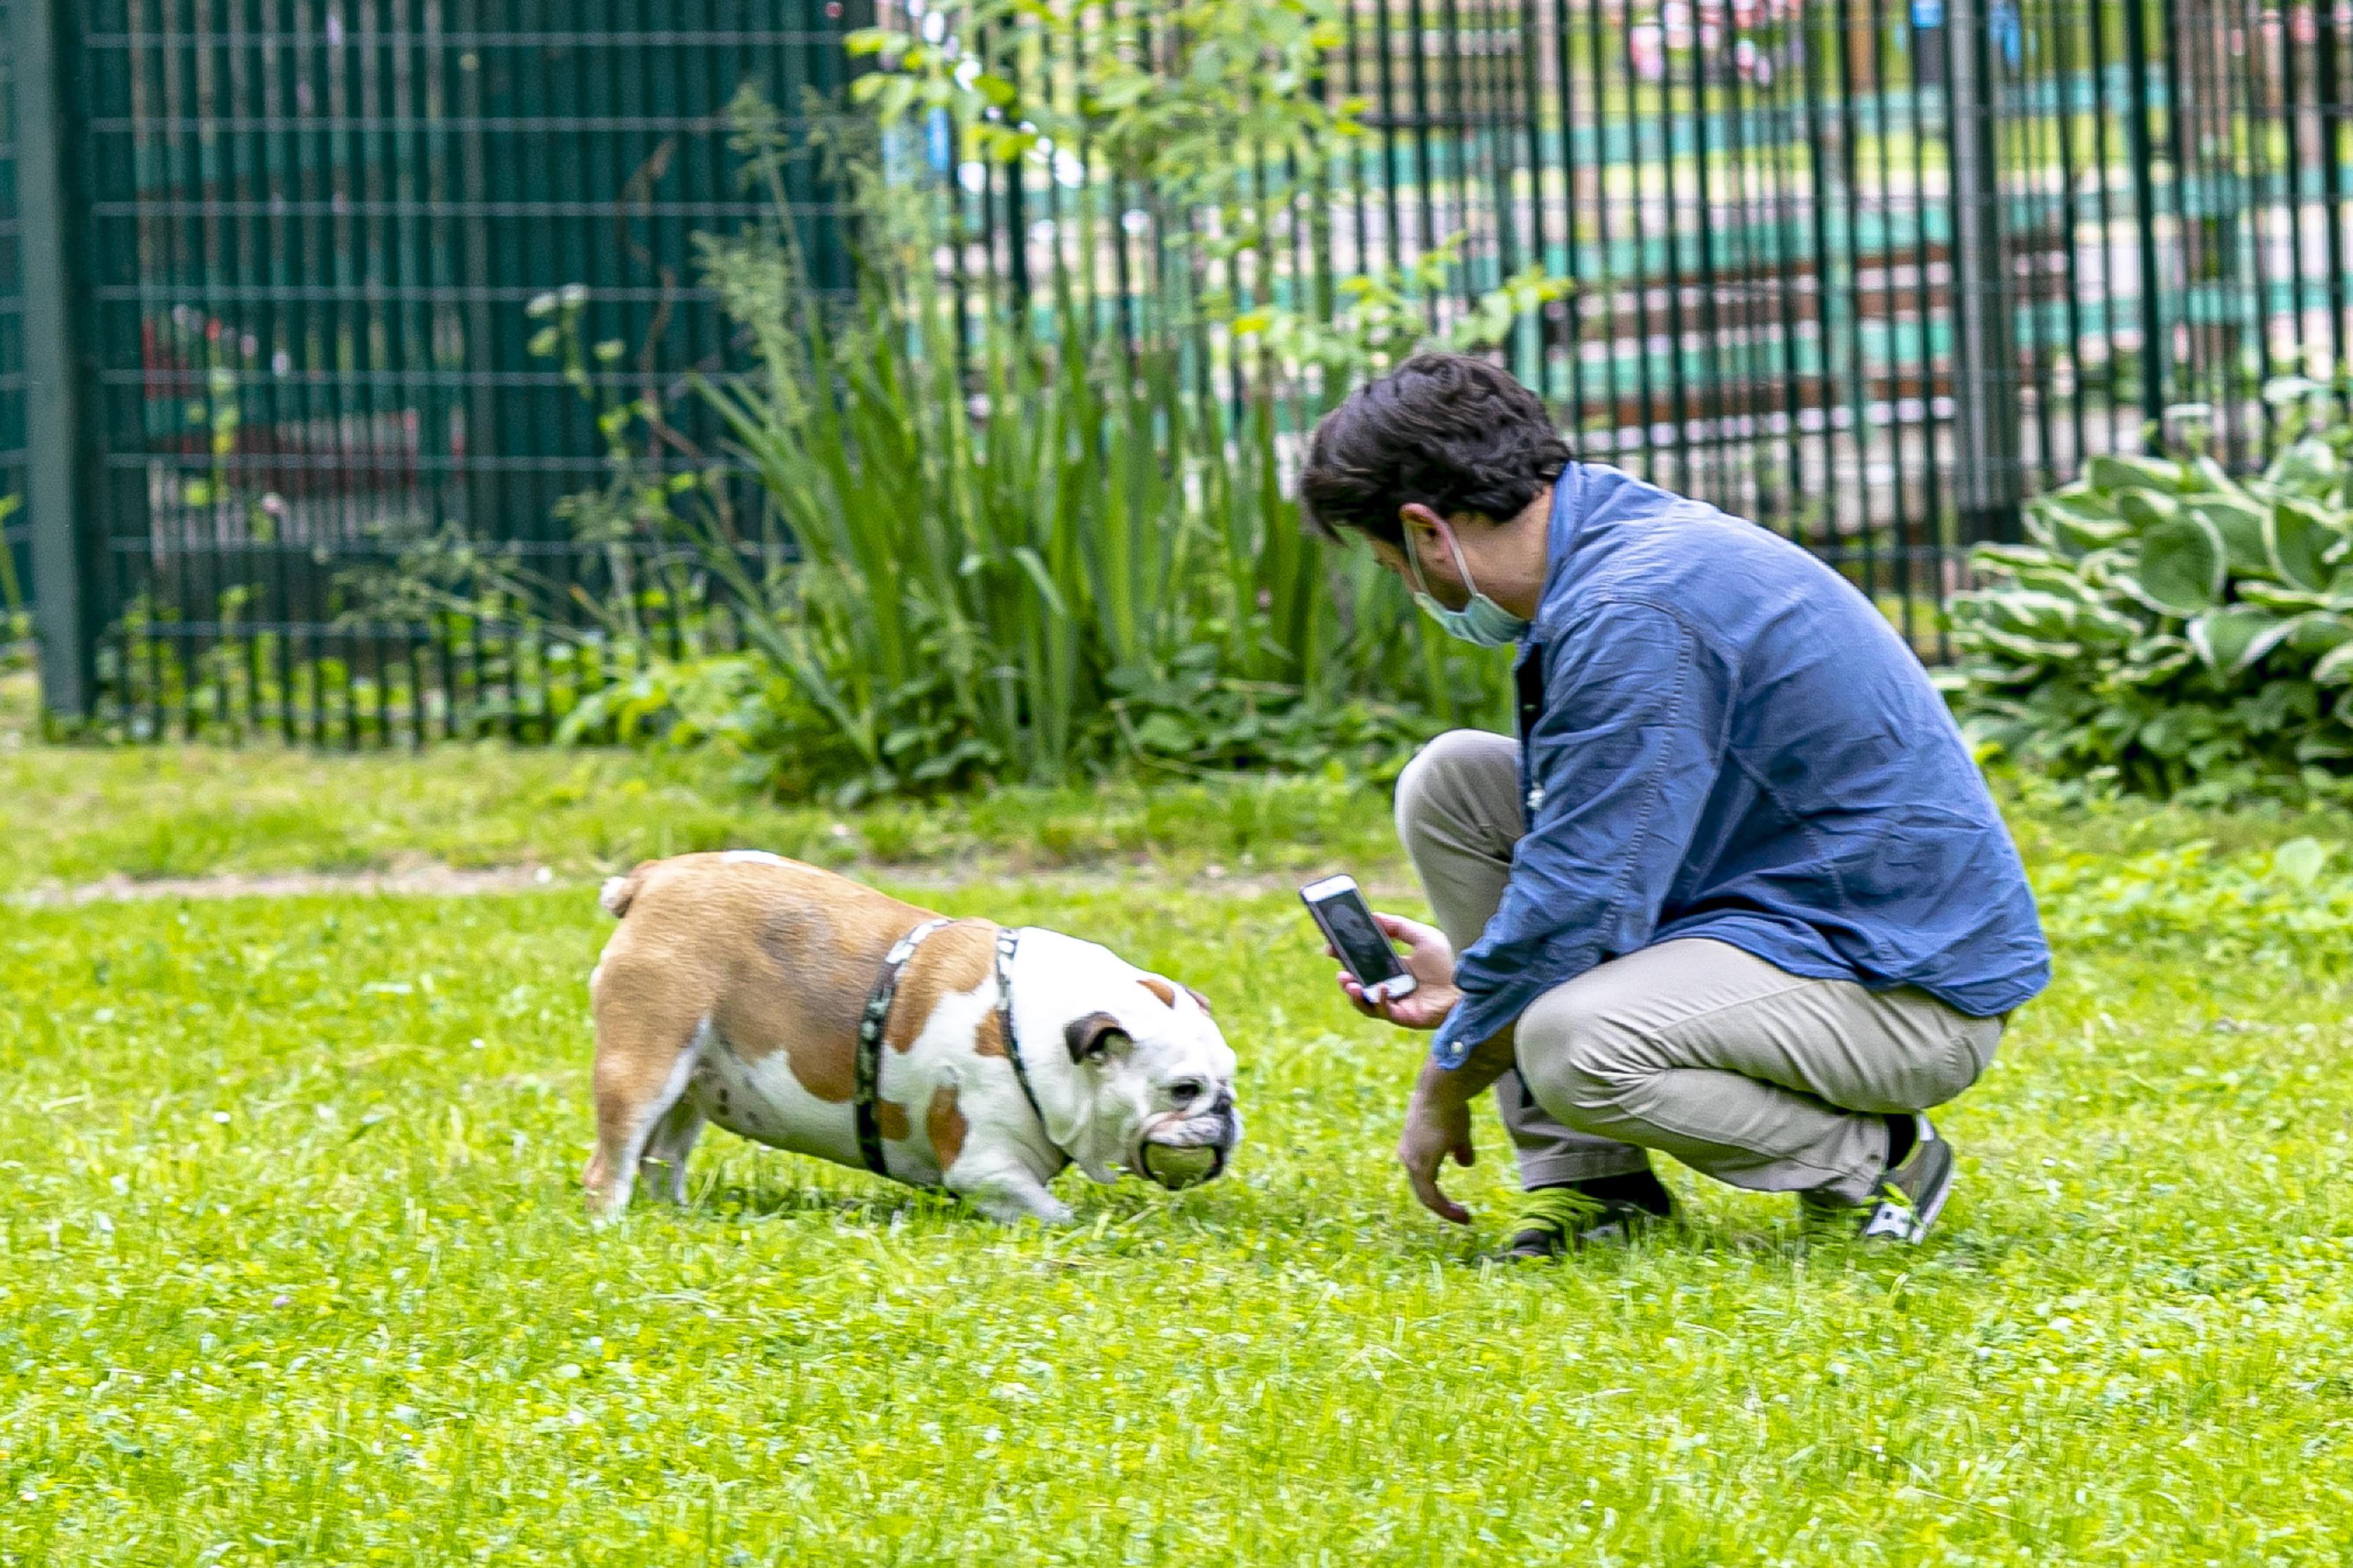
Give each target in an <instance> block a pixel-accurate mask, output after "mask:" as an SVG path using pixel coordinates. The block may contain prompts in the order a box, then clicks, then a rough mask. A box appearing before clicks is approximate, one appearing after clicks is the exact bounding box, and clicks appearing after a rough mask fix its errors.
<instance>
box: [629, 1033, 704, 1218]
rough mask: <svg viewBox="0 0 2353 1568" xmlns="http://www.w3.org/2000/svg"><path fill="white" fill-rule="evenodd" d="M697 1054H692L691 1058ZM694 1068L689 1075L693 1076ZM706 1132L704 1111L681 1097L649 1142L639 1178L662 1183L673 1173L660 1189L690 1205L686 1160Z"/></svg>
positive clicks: (690, 1098)
mask: <svg viewBox="0 0 2353 1568" xmlns="http://www.w3.org/2000/svg"><path fill="white" fill-rule="evenodd" d="M695 1054H696V1053H695V1052H693V1051H689V1052H688V1053H687V1055H688V1056H689V1057H690V1058H691V1057H693V1056H694V1055H695ZM693 1071H694V1069H693V1068H691V1066H690V1067H689V1068H688V1069H687V1073H688V1076H689V1077H690V1078H691V1077H692V1076H693ZM701 1135H702V1107H701V1106H700V1105H698V1104H696V1103H695V1100H694V1096H692V1095H691V1094H681V1096H679V1100H678V1103H677V1104H676V1105H673V1106H671V1107H670V1114H669V1115H667V1116H665V1117H663V1118H662V1119H661V1123H660V1125H659V1126H658V1127H656V1128H655V1129H654V1132H653V1136H652V1137H650V1138H649V1139H647V1140H646V1152H644V1153H643V1154H641V1155H639V1156H638V1180H639V1181H641V1182H659V1181H661V1180H662V1179H663V1173H664V1172H665V1171H666V1172H668V1173H669V1180H668V1184H667V1185H666V1186H664V1187H663V1188H661V1189H659V1190H660V1191H661V1193H662V1195H663V1196H665V1197H667V1198H669V1199H670V1202H671V1203H673V1204H676V1205H680V1206H681V1207H683V1206H685V1204H686V1158H687V1156H688V1155H689V1154H691V1153H693V1152H694V1141H695V1139H696V1138H698V1137H700V1136H701Z"/></svg>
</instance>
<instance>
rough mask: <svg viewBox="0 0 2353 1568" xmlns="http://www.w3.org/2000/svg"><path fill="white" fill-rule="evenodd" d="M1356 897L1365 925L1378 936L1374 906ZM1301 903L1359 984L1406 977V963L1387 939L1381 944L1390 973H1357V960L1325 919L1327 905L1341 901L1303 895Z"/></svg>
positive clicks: (1360, 897) (1361, 897) (1362, 897)
mask: <svg viewBox="0 0 2353 1568" xmlns="http://www.w3.org/2000/svg"><path fill="white" fill-rule="evenodd" d="M1354 897H1355V899H1356V907H1357V908H1358V909H1360V910H1364V912H1365V923H1366V924H1367V925H1369V926H1371V927H1372V928H1373V931H1374V933H1375V934H1376V935H1378V934H1379V931H1380V929H1381V928H1380V925H1379V922H1377V921H1375V920H1374V919H1373V910H1372V906H1371V905H1369V904H1367V903H1366V902H1365V896H1364V894H1362V893H1357V894H1356V895H1354ZM1299 901H1300V902H1301V903H1303V904H1305V905H1306V906H1307V914H1308V918H1309V919H1311V920H1313V921H1314V922H1315V929H1316V930H1317V931H1322V932H1323V933H1324V941H1326V942H1330V943H1331V944H1332V951H1333V952H1336V953H1338V954H1339V955H1340V963H1341V964H1342V965H1343V966H1344V967H1345V968H1346V970H1347V971H1348V973H1350V974H1352V975H1354V976H1355V977H1356V984H1359V985H1378V984H1381V983H1382V982H1384V981H1388V980H1397V979H1400V978H1402V977H1403V976H1404V974H1405V963H1404V962H1403V961H1402V960H1400V959H1399V958H1398V955H1397V952H1396V950H1395V949H1393V948H1391V947H1390V946H1389V944H1388V941H1387V940H1386V939H1384V940H1383V941H1382V942H1381V951H1382V952H1386V953H1388V960H1389V967H1388V973H1385V974H1372V975H1367V974H1363V973H1358V972H1357V969H1356V960H1354V959H1352V958H1350V957H1349V956H1348V948H1347V944H1346V943H1345V942H1342V941H1341V940H1340V937H1339V933H1338V932H1336V931H1334V930H1333V929H1332V922H1331V921H1329V920H1326V919H1325V918H1324V905H1325V904H1335V903H1338V902H1339V901H1340V900H1339V899H1337V898H1333V899H1323V900H1316V899H1311V898H1309V897H1308V896H1307V895H1306V894H1304V893H1302V894H1301V895H1300V896H1299Z"/></svg>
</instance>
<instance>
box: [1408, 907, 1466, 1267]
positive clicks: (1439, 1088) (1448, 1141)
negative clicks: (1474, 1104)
mask: <svg viewBox="0 0 2353 1568" xmlns="http://www.w3.org/2000/svg"><path fill="white" fill-rule="evenodd" d="M1432 934H1433V935H1434V934H1436V933H1434V932H1433V933H1432ZM1439 940H1440V941H1441V942H1443V941H1444V940H1445V939H1444V938H1442V937H1441V938H1440V939H1439ZM1407 1000H1409V1001H1410V1000H1412V998H1410V997H1409V998H1407ZM1464 1089H1465V1080H1464V1079H1461V1078H1460V1077H1458V1076H1457V1075H1455V1074H1453V1073H1451V1072H1449V1071H1447V1070H1446V1069H1445V1068H1442V1067H1440V1066H1439V1065H1438V1064H1437V1063H1436V1062H1425V1063H1424V1064H1422V1068H1421V1077H1420V1078H1419V1079H1416V1080H1415V1082H1414V1086H1413V1099H1412V1100H1411V1101H1410V1102H1409V1104H1408V1105H1407V1106H1406V1108H1405V1131H1404V1133H1403V1135H1402V1136H1400V1137H1399V1138H1398V1164H1400V1165H1403V1166H1404V1167H1405V1174H1406V1180H1408V1181H1409V1182H1411V1183H1412V1184H1413V1195H1414V1196H1415V1197H1416V1198H1418V1199H1419V1200H1420V1202H1421V1206H1422V1207H1424V1208H1426V1209H1428V1210H1429V1211H1430V1213H1432V1214H1434V1215H1437V1216H1438V1217H1439V1218H1440V1219H1443V1220H1451V1221H1452V1222H1453V1223H1454V1224H1456V1225H1469V1224H1470V1223H1471V1211H1470V1210H1469V1209H1466V1208H1464V1207H1463V1206H1462V1205H1461V1204H1458V1203H1456V1202H1455V1201H1454V1200H1453V1199H1452V1198H1450V1197H1448V1196H1447V1195H1446V1194H1444V1193H1443V1192H1441V1191H1440V1190H1439V1186H1438V1173H1439V1171H1440V1169H1441V1168H1442V1167H1443V1166H1444V1165H1445V1163H1446V1157H1447V1156H1448V1155H1449V1154H1451V1155H1453V1156H1454V1163H1456V1164H1458V1165H1468V1164H1470V1163H1472V1162H1473V1161H1475V1160H1477V1159H1478V1157H1479V1153H1478V1151H1477V1150H1476V1149H1474V1148H1472V1144H1471V1097H1470V1095H1468V1094H1466V1093H1465V1092H1464Z"/></svg>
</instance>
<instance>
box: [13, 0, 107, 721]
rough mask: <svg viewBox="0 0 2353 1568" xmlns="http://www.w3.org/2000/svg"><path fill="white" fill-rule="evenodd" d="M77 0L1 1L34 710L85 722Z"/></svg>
mask: <svg viewBox="0 0 2353 1568" xmlns="http://www.w3.org/2000/svg"><path fill="white" fill-rule="evenodd" d="M77 9H78V6H77V5H76V0H10V4H9V6H8V44H9V48H10V51H11V54H12V57H13V58H14V60H15V63H16V136H17V140H16V203H17V211H18V214H19V221H20V223H21V225H22V243H23V248H24V273H23V276H24V299H25V316H24V321H25V390H26V400H25V423H26V471H25V500H26V511H27V513H28V514H29V516H30V518H31V521H32V529H33V583H34V595H35V613H36V616H37V622H36V624H37V627H38V629H39V634H40V639H41V702H42V705H43V707H44V708H45V709H47V711H49V712H50V713H52V714H55V715H58V716H59V717H61V718H70V719H80V718H85V717H87V716H88V715H89V714H90V710H91V709H92V706H93V705H94V702H95V700H96V697H97V685H98V637H99V631H100V626H101V624H102V622H101V618H100V617H101V613H102V612H101V609H100V604H99V591H100V590H99V583H98V574H97V571H96V568H97V566H98V563H99V562H100V557H101V555H102V553H103V550H104V541H103V540H102V539H100V538H98V537H96V536H95V533H94V531H93V530H92V528H91V526H90V523H91V509H90V504H89V502H90V477H91V476H90V468H91V462H90V458H91V453H90V447H89V444H88V439H87V427H86V424H85V416H86V413H87V407H86V400H87V395H88V386H89V383H88V359H89V347H88V343H87V342H86V341H85V338H84V331H85V329H86V327H87V325H88V323H89V321H90V310H89V309H88V306H87V303H86V302H85V301H84V300H82V299H81V298H80V293H81V290H80V289H79V283H78V280H79V279H82V278H83V277H85V276H86V274H85V272H84V270H83V268H82V267H81V266H80V262H79V255H80V248H81V244H82V240H83V222H82V218H83V215H82V212H81V209H80V207H79V202H78V197H79V195H80V193H81V192H82V191H83V190H85V189H86V188H87V187H86V186H85V185H84V184H83V183H82V180H81V171H80V162H81V159H80V152H81V149H80V135H79V117H78V116H77V115H76V113H75V112H74V107H73V106H74V105H75V104H76V103H77V101H78V96H77V88H78V85H79V48H78V47H77V46H78V45H79V32H78V31H77V28H76V24H75V19H74V18H75V12H76V10H77Z"/></svg>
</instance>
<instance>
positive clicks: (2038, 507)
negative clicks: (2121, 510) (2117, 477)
mask: <svg viewBox="0 0 2353 1568" xmlns="http://www.w3.org/2000/svg"><path fill="white" fill-rule="evenodd" d="M2026 531H2027V532H2028V533H2029V534H2030V535H2031V536H2032V537H2033V539H2034V541H2035V542H2037V543H2038V544H2041V545H2042V546H2043V547H2044V548H2045V549H2048V550H2054V551H2058V552H2062V553H2063V554H2067V555H2082V554H2084V552H2086V551H2092V550H2097V549H2098V548H2100V547H2101V546H2102V545H2104V544H2115V543H2118V542H2121V541H2124V540H2126V539H2129V538H2130V537H2132V530H2131V529H2130V528H2129V527H2127V526H2126V524H2125V522H2124V521H2123V520H2122V519H2121V518H2119V517H2118V516H2117V515H2116V504H2115V503H2114V502H2113V501H2111V500H2108V499H2107V498H2106V497H2105V496H2103V495H2100V494H2098V493H2096V492H2095V491H2093V490H2090V489H2085V488H2084V486H2082V485H2080V484H2075V485H2069V486H2067V487H2066V488H2065V489H2059V490H2054V491H2052V493H2051V494H2049V495H2047V496H2038V497H2036V498H2035V499H2034V500H2031V501H2029V502H2028V503H2027V506H2026Z"/></svg>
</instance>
